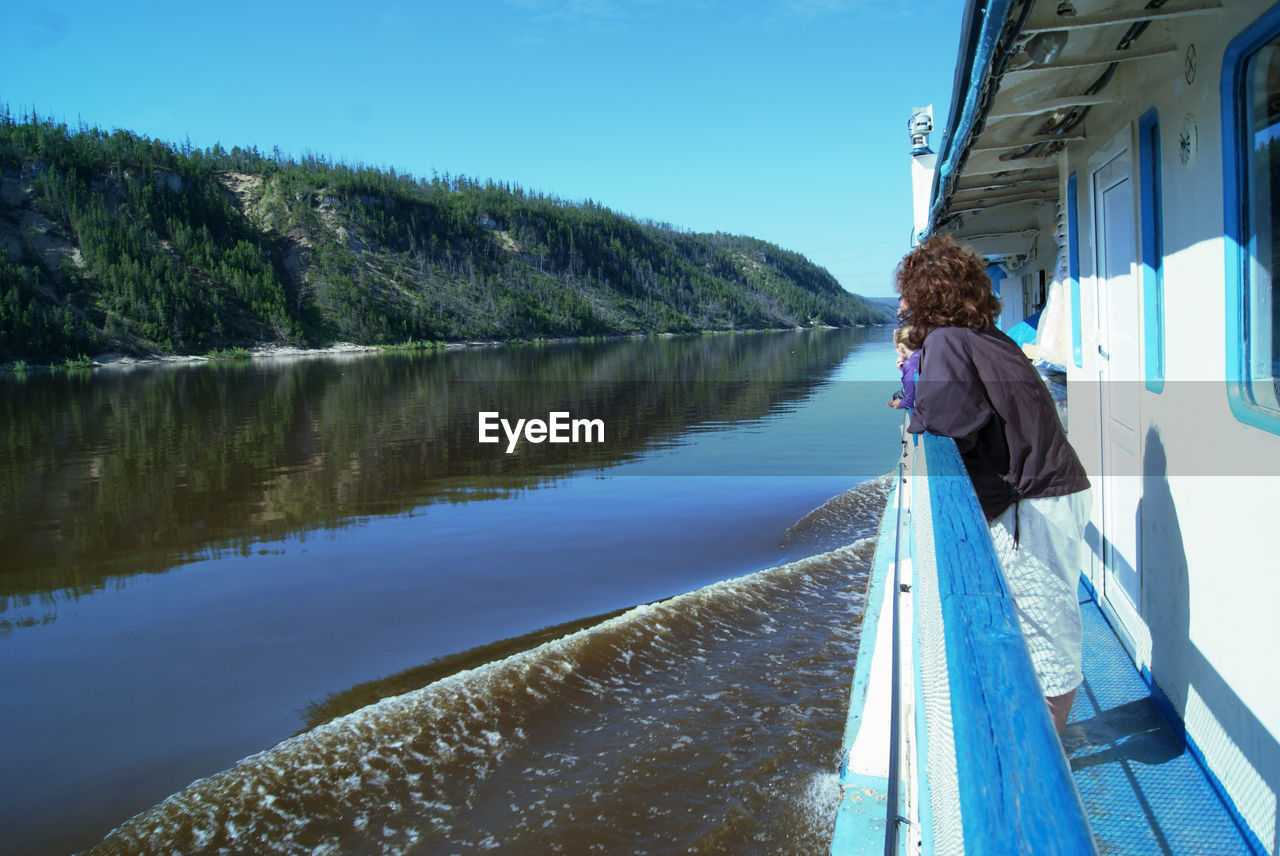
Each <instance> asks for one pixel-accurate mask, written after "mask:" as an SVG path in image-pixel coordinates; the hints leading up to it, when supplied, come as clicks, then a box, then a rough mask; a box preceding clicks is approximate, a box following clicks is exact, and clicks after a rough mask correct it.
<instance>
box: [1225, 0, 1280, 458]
mask: <svg viewBox="0 0 1280 856" xmlns="http://www.w3.org/2000/svg"><path fill="white" fill-rule="evenodd" d="M1277 37H1280V4H1277V5H1275V6H1272V7H1271V8H1270V9H1268V10H1267V11H1266V12H1265V13H1263V14H1262V16H1261V17H1259V18H1258V19H1257V20H1256V21H1254V22H1253V23H1252V24H1250V25H1249V26H1248V27H1246V28H1245V29H1244V30H1242V31H1241V32H1240V33H1239V34H1238V35H1237V36H1236V37H1235V38H1234V39H1232V40H1231V43H1230V44H1229V45H1228V46H1227V49H1226V52H1225V53H1224V54H1223V57H1222V79H1221V83H1220V85H1219V86H1220V89H1219V95H1220V99H1221V102H1222V191H1223V192H1222V196H1223V228H1222V237H1223V249H1224V255H1225V257H1226V276H1225V285H1226V288H1225V289H1224V290H1225V292H1226V302H1227V305H1226V331H1225V332H1226V358H1227V377H1226V381H1227V400H1228V401H1229V402H1230V406H1231V413H1232V414H1233V415H1234V416H1235V417H1236V419H1237V420H1238V421H1240V422H1243V423H1244V424H1246V425H1250V426H1253V427H1255V428H1260V429H1262V430H1265V431H1270V432H1271V433H1273V434H1280V409H1271V408H1268V407H1263V406H1261V405H1258V404H1257V403H1256V402H1255V400H1254V396H1253V391H1252V388H1251V384H1250V381H1249V353H1248V347H1249V339H1248V334H1249V331H1248V330H1247V329H1246V327H1245V306H1246V305H1247V301H1248V299H1249V296H1250V292H1249V281H1248V276H1247V273H1246V271H1247V269H1248V264H1249V257H1250V255H1249V249H1248V245H1247V244H1248V241H1247V238H1246V236H1245V227H1246V224H1247V222H1248V215H1247V205H1248V203H1249V188H1248V176H1247V174H1246V173H1247V167H1248V162H1249V156H1248V154H1247V153H1246V147H1247V146H1248V145H1249V140H1250V136H1251V135H1250V134H1248V133H1246V132H1245V130H1246V129H1245V128H1244V121H1245V117H1246V116H1247V114H1248V109H1247V106H1246V99H1247V98H1251V97H1252V96H1251V93H1250V92H1249V90H1248V85H1249V82H1248V81H1247V80H1246V79H1245V68H1246V66H1247V65H1248V63H1249V61H1250V60H1251V59H1252V58H1253V56H1254V55H1255V54H1256V53H1257V52H1258V51H1260V50H1261V49H1262V48H1263V47H1264V46H1265V45H1266V44H1267V43H1268V42H1271V41H1272V40H1274V39H1276V38H1277ZM1276 273H1277V276H1280V271H1277V272H1276Z"/></svg>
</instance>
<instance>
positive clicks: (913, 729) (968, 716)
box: [832, 434, 1097, 856]
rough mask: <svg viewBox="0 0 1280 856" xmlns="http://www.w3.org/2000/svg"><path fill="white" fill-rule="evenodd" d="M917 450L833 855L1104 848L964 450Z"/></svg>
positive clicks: (871, 616) (925, 443)
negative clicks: (1043, 688) (1041, 682)
mask: <svg viewBox="0 0 1280 856" xmlns="http://www.w3.org/2000/svg"><path fill="white" fill-rule="evenodd" d="M903 446H904V455H903V460H902V463H901V465H900V467H899V469H898V478H897V484H896V485H895V490H894V492H893V494H892V495H891V496H890V500H889V504H888V507H887V508H886V512H885V519H884V522H883V523H882V525H881V529H880V534H879V538H878V543H877V550H876V560H875V566H874V567H873V570H872V579H871V583H870V586H869V590H868V599H867V604H868V605H867V610H866V612H865V613H864V617H863V630H862V641H861V643H860V650H859V655H858V662H857V664H856V666H855V670H856V673H855V678H854V688H853V693H852V698H851V706H850V717H849V725H848V728H847V729H846V736H845V741H846V742H845V748H846V758H845V765H844V770H843V771H842V786H843V795H842V801H841V807H840V810H839V812H838V814H837V821H836V831H835V836H834V838H833V844H832V852H833V854H836V856H848V854H855V853H856V854H871V853H876V854H879V853H881V852H883V853H884V854H886V856H892V854H902V853H917V852H921V851H923V852H925V853H933V854H952V853H954V854H1015V853H1036V854H1051V856H1067V854H1071V856H1078V854H1096V853H1097V851H1096V848H1095V845H1094V841H1093V837H1092V834H1091V833H1090V830H1089V826H1088V822H1087V820H1086V819H1085V813H1084V809H1083V807H1082V806H1081V803H1080V798H1079V795H1078V793H1077V791H1076V788H1075V783H1074V781H1073V780H1072V777H1071V771H1070V769H1069V768H1068V765H1067V761H1066V757H1065V755H1064V753H1063V750H1062V747H1061V744H1060V742H1059V739H1058V735H1057V732H1056V731H1055V729H1054V727H1053V723H1052V720H1051V719H1050V717H1049V713H1048V707H1047V705H1046V704H1045V701H1044V697H1043V695H1042V694H1041V693H1040V689H1039V686H1038V684H1037V682H1036V678H1035V674H1034V672H1033V671H1032V667H1031V661H1030V658H1029V656H1028V654H1027V650H1026V645H1025V644H1024V642H1023V640H1022V633H1021V630H1020V627H1019V624H1018V618H1017V613H1016V611H1015V607H1014V604H1013V600H1012V598H1011V597H1010V595H1009V593H1008V589H1007V587H1006V585H1005V582H1004V575H1003V573H1002V571H1001V569H1000V563H999V559H998V558H997V556H996V553H995V548H994V546H993V544H992V542H991V536H990V532H989V530H988V528H987V524H986V518H985V517H984V515H983V513H982V509H981V507H980V506H979V504H978V500H977V497H976V495H975V494H974V491H973V484H972V482H971V481H970V480H969V477H968V475H967V473H966V472H965V469H964V465H963V463H962V461H961V459H960V455H959V452H958V451H957V449H956V445H955V442H954V441H952V440H951V439H949V438H946V437H940V436H936V435H932V434H924V435H920V436H918V437H917V436H916V435H904V443H903ZM868 622H871V623H872V626H870V627H869V626H868ZM881 646H884V648H886V649H887V653H881V652H880V651H878V650H875V649H879V648H880V647H881ZM873 652H874V653H873ZM895 660H896V661H897V662H895ZM881 685H884V686H886V687H887V689H877V687H878V686H881ZM882 719H887V720H890V723H889V724H887V725H885V724H883V723H880V724H877V723H878V721H879V720H882ZM882 732H883V733H882ZM886 749H887V753H888V757H887V758H884V759H883V764H881V760H882V756H883V753H885V751H886ZM877 756H880V757H877ZM880 784H882V786H883V787H882V789H881V788H880V787H878V785H880ZM877 804H880V811H879V812H877V811H876V809H875V806H876V805H877ZM877 813H878V815H879V816H878V817H876V816H875V815H876V814H877ZM877 834H879V836H880V837H879V840H878V841H876V842H875V843H874V844H873V842H872V839H875V838H876V837H877Z"/></svg>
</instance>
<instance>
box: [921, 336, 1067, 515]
mask: <svg viewBox="0 0 1280 856" xmlns="http://www.w3.org/2000/svg"><path fill="white" fill-rule="evenodd" d="M908 430H909V431H911V432H912V433H914V434H919V433H922V432H924V431H929V432H931V433H934V434H942V435H944V436H947V437H951V438H954V439H955V441H956V447H957V448H958V449H959V450H960V457H961V459H962V460H963V461H964V465H965V468H966V469H967V470H968V471H969V478H970V479H972V480H973V487H974V490H975V491H976V492H977V494H978V501H979V502H980V503H981V504H982V511H983V513H984V514H986V516H987V519H988V520H991V519H994V518H995V517H996V516H998V515H999V514H1000V512H1002V511H1004V510H1005V509H1006V508H1008V507H1009V505H1011V504H1012V503H1013V502H1014V501H1015V500H1017V499H1032V498H1036V497H1044V496H1062V495H1064V494H1069V493H1075V492H1076V491H1081V490H1084V489H1085V488H1087V487H1089V479H1088V477H1087V476H1086V475H1085V471H1084V466H1083V465H1082V464H1081V463H1080V459H1079V458H1078V457H1077V456H1076V453H1075V450H1074V449H1072V448H1071V444H1070V443H1069V442H1068V441H1067V435H1066V432H1065V431H1063V429H1062V420H1061V419H1059V417H1058V412H1057V409H1056V408H1055V406H1054V403H1053V398H1052V397H1051V396H1050V395H1049V390H1048V389H1047V388H1046V387H1045V384H1044V381H1043V380H1042V379H1041V378H1040V375H1039V373H1037V372H1036V370H1035V368H1034V367H1033V366H1032V365H1031V361H1030V360H1028V359H1027V357H1026V355H1025V354H1023V353H1022V349H1020V348H1019V347H1018V345H1017V344H1016V343H1015V342H1014V341H1013V340H1012V339H1010V338H1009V337H1008V336H1006V335H1005V334H1004V333H1001V332H1000V331H999V330H995V329H992V330H986V331H983V332H978V331H976V330H970V329H968V328H967V327H939V328H938V329H936V330H933V331H931V332H930V333H929V335H928V337H927V338H926V339H925V341H924V346H923V348H922V354H921V357H920V380H919V382H918V383H917V384H916V408H915V412H914V413H913V414H912V417H911V424H910V426H909V428H908Z"/></svg>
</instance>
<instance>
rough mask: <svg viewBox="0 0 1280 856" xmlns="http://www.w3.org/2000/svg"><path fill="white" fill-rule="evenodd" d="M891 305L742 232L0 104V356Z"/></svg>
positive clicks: (873, 313) (858, 314)
mask: <svg viewBox="0 0 1280 856" xmlns="http://www.w3.org/2000/svg"><path fill="white" fill-rule="evenodd" d="M884 320H885V317H884V315H883V313H881V312H880V311H878V310H877V309H876V308H874V307H872V306H869V305H867V304H866V303H864V302H863V301H862V300H861V299H859V298H857V297H855V296H853V295H851V294H849V293H847V292H845V291H844V290H843V289H841V287H840V286H839V284H838V283H837V282H836V281H835V279H834V278H833V277H832V276H831V275H830V274H829V273H827V272H826V271H825V270H823V269H821V268H819V267H817V266H815V265H814V264H812V263H811V262H809V261H808V260H806V259H805V258H804V257H802V256H800V255H798V254H796V253H793V252H788V251H786V250H782V249H780V248H778V247H776V246H774V245H772V244H768V243H765V242H764V241H760V240H756V239H753V238H746V237H739V236H730V235H723V234H690V233H687V232H681V231H677V230H674V229H672V228H669V227H664V226H659V225H654V224H650V223H638V222H636V221H634V220H632V219H629V218H626V217H623V216H620V215H618V214H615V213H613V212H611V211H609V210H608V209H607V208H603V207H601V206H600V205H598V204H595V203H593V202H590V201H588V202H585V203H581V204H578V203H568V202H564V201H562V200H559V199H555V198H552V197H548V196H544V195H539V194H531V193H528V192H526V191H524V190H522V189H521V188H519V187H514V186H508V185H502V184H494V183H486V184H480V183H477V182H473V181H470V180H467V179H463V178H449V177H444V178H440V177H436V178H433V179H432V180H430V181H427V180H418V179H414V178H412V177H410V176H405V175H398V174H396V172H394V171H392V170H375V169H369V168H364V167H349V166H344V165H338V164H333V163H331V162H328V161H326V160H324V159H320V158H312V157H307V158H304V159H302V160H301V161H300V162H299V161H296V160H292V159H286V158H284V157H281V156H279V155H278V153H277V155H276V156H274V157H272V156H268V155H266V154H264V153H260V152H258V151H257V150H248V151H246V150H243V149H238V148H233V149H232V150H231V151H229V152H228V151H226V150H224V149H222V148H221V146H214V147H213V148H212V149H207V150H199V149H193V148H192V147H191V146H190V145H186V146H173V145H169V144H167V143H164V142H160V141H158V140H151V139H148V138H146V137H142V136H138V135H135V134H132V133H129V132H125V131H114V132H111V133H107V132H104V131H101V130H98V129H95V128H81V129H79V130H71V129H68V128H67V127H66V126H65V125H61V124H56V123H52V122H49V121H44V120H40V119H38V118H37V117H36V116H35V115H32V116H29V117H24V118H17V117H14V116H12V115H10V114H9V112H8V109H7V108H2V109H0V361H3V360H14V359H24V360H58V359H63V358H67V357H73V356H76V355H80V354H87V355H94V354H99V353H102V352H108V351H115V352H123V353H135V354H136V353H190V354H201V353H206V352H209V351H215V350H222V349H228V348H233V347H237V346H245V345H250V344H253V343H258V342H263V341H269V342H282V343H288V344H294V345H304V346H321V345H325V344H328V343H331V342H333V341H335V340H341V341H350V342H356V343H366V344H395V343H402V342H407V341H441V340H445V341H453V340H465V339H518V338H535V337H564V336H594V335H612V334H626V333H653V332H693V331H698V330H730V329H762V328H780V327H792V326H797V325H816V324H827V325H834V326H845V325H853V324H862V323H883V322H884Z"/></svg>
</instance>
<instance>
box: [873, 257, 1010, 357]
mask: <svg viewBox="0 0 1280 856" xmlns="http://www.w3.org/2000/svg"><path fill="white" fill-rule="evenodd" d="M894 282H895V284H896V286H897V289H898V294H900V295H901V296H902V299H903V301H905V303H906V309H905V311H904V313H900V315H899V317H900V318H901V319H902V323H903V324H904V325H910V332H909V334H908V336H907V345H908V347H911V348H919V347H920V346H921V345H922V344H924V340H925V337H926V336H928V335H929V333H930V332H931V331H933V330H935V329H937V328H938V327H968V328H970V329H972V330H987V329H989V328H991V327H993V326H995V321H996V317H997V316H999V314H1000V298H998V297H996V296H995V295H994V294H992V293H991V277H989V276H987V264H986V262H985V261H983V259H982V257H981V256H979V255H978V254H977V253H975V252H974V251H973V250H971V249H969V248H968V247H962V246H960V245H959V244H958V243H956V240H955V239H954V238H952V237H951V236H950V235H934V236H933V237H931V238H927V239H925V240H924V241H921V242H920V243H919V244H918V245H917V246H916V248H915V249H913V250H912V251H911V252H909V253H907V255H906V256H904V257H903V259H902V261H901V263H899V265H898V270H897V273H896V274H895V275H894Z"/></svg>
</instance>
